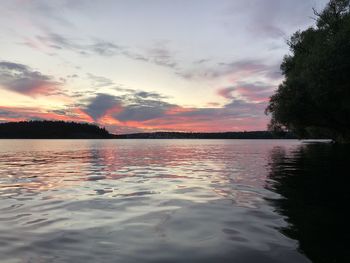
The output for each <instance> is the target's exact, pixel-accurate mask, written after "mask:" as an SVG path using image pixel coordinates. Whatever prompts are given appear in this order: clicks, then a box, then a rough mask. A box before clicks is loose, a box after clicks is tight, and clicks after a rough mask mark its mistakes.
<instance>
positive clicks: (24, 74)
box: [0, 61, 61, 96]
mask: <svg viewBox="0 0 350 263" xmlns="http://www.w3.org/2000/svg"><path fill="white" fill-rule="evenodd" d="M0 84H1V85H3V86H4V87H5V88H6V89H8V90H12V91H15V92H18V93H22V94H26V95H30V96H35V95H38V94H41V95H48V94H50V93H52V92H55V91H56V89H57V86H59V85H60V84H61V83H59V82H56V81H54V79H53V77H51V76H48V75H44V74H42V73H40V72H38V71H34V70H32V69H31V68H30V67H28V66H26V65H23V64H18V63H13V62H7V61H1V62H0Z"/></svg>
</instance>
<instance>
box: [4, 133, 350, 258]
mask: <svg viewBox="0 0 350 263" xmlns="http://www.w3.org/2000/svg"><path fill="white" fill-rule="evenodd" d="M348 156H349V155H344V154H343V151H342V150H341V149H338V148H336V147H335V146H329V145H326V144H321V145H304V144H301V143H300V142H298V141H258V140H257V141H240V140H115V141H114V140H1V141H0V255H1V262H238V263H240V262H262V263H264V262H288V263H289V262H293V263H294V262H346V261H344V260H346V258H347V256H348V255H347V254H346V252H345V251H346V249H345V246H346V244H349V242H346V241H348V240H346V237H347V236H348V235H347V232H345V229H347V228H346V225H345V222H346V217H345V215H344V210H345V207H346V202H347V200H349V196H348V194H347V191H346V190H347V189H346V186H347V185H348V184H347V182H348V181H347V180H348V179H347V177H346V176H345V175H346V173H345V170H344V171H343V175H344V176H341V173H342V170H341V169H343V168H344V169H345V167H343V168H342V167H341V166H340V165H343V164H344V162H345V161H349V158H348ZM346 158H347V159H346ZM328 163H330V165H328ZM331 174H335V176H336V177H334V178H333V177H331V176H330V175H331ZM330 239H332V240H330ZM310 259H311V260H312V261H310ZM322 260H323V261H322ZM336 260H337V261H336ZM342 260H343V261H342Z"/></svg>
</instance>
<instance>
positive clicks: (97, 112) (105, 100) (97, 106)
mask: <svg viewBox="0 0 350 263" xmlns="http://www.w3.org/2000/svg"><path fill="white" fill-rule="evenodd" d="M120 104H121V101H120V98H119V97H117V96H113V95H109V94H104V93H99V94H96V97H94V98H92V99H90V100H88V104H87V105H86V106H85V109H84V110H85V112H86V113H87V114H89V115H90V116H91V117H92V118H93V119H94V120H98V119H99V118H100V117H102V116H103V115H104V114H105V113H106V112H107V110H109V109H111V108H113V107H115V106H118V105H120Z"/></svg>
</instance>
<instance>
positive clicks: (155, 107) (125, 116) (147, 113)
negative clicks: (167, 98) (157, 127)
mask: <svg viewBox="0 0 350 263" xmlns="http://www.w3.org/2000/svg"><path fill="white" fill-rule="evenodd" d="M134 102H136V103H134V104H130V105H125V106H124V107H123V110H122V111H121V112H120V113H117V114H115V115H114V116H113V117H115V118H116V119H118V120H120V121H147V120H151V119H157V118H161V117H163V116H164V115H165V113H166V111H167V110H168V109H169V108H171V107H173V106H174V105H172V104H169V103H167V102H164V101H161V100H152V99H142V98H135V99H134Z"/></svg>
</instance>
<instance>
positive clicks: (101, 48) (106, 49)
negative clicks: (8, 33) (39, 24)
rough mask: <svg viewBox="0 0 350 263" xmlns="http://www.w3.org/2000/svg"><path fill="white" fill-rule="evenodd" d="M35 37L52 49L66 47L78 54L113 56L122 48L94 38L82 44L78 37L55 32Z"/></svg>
mask: <svg viewBox="0 0 350 263" xmlns="http://www.w3.org/2000/svg"><path fill="white" fill-rule="evenodd" d="M36 38H37V40H39V41H41V42H43V43H45V44H46V45H48V46H50V47H52V48H54V49H57V50H63V49H66V50H70V51H73V52H76V53H78V54H80V55H89V54H90V53H94V54H97V55H100V56H113V55H116V54H117V53H119V52H120V51H121V50H122V47H119V46H118V45H116V44H114V43H111V42H108V41H102V40H97V39H94V40H93V41H91V42H92V43H90V44H85V43H84V44H82V43H81V42H82V41H81V40H79V39H74V38H68V37H65V36H63V35H60V34H57V33H48V34H46V35H39V36H37V37H36Z"/></svg>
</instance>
